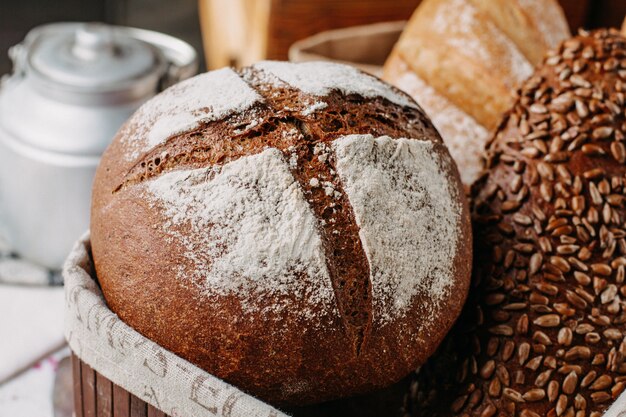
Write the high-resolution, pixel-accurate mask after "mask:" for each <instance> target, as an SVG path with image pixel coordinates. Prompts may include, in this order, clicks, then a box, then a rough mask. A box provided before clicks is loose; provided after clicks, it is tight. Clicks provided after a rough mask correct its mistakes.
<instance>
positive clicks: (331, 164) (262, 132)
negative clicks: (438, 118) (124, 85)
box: [118, 68, 419, 354]
mask: <svg viewBox="0 0 626 417" xmlns="http://www.w3.org/2000/svg"><path fill="white" fill-rule="evenodd" d="M286 75H287V77H288V76H289V74H286ZM241 77H242V79H243V80H245V82H246V83H247V84H248V85H249V86H250V87H251V88H253V89H254V90H255V92H256V93H257V94H258V95H259V96H260V97H262V99H261V100H260V101H259V102H257V103H256V105H255V108H254V109H252V110H253V111H256V112H257V114H258V115H259V118H258V119H253V120H252V121H250V120H245V121H243V120H242V124H240V125H236V123H233V122H232V120H231V121H229V122H224V121H216V122H212V121H208V123H207V122H205V123H203V124H200V125H199V126H197V127H194V128H192V129H188V131H183V132H182V133H177V134H174V135H171V136H169V138H168V139H167V140H165V141H161V142H160V143H157V144H156V146H154V147H153V148H152V149H151V150H149V151H148V152H147V153H146V154H145V155H144V156H143V157H142V158H141V159H140V160H139V162H137V163H136V165H135V166H134V167H133V168H132V169H131V170H130V171H129V173H128V174H127V175H126V178H125V179H124V181H123V182H122V184H120V186H119V187H118V190H119V189H121V188H124V187H127V186H129V185H132V184H135V183H141V182H144V181H147V180H150V179H152V178H154V177H156V176H158V175H160V174H161V173H163V172H166V171H170V170H172V169H180V168H200V167H216V166H223V165H225V164H228V163H230V162H233V161H236V160H237V159H239V158H241V157H246V156H250V155H255V154H260V153H261V152H263V151H264V150H265V149H267V147H272V148H276V149H278V150H280V151H281V152H282V154H283V155H284V159H285V160H287V161H290V164H289V166H290V171H291V173H292V175H293V177H294V178H295V179H296V180H297V182H298V183H299V185H300V188H301V190H302V191H303V194H304V197H305V198H306V200H307V202H308V203H309V206H310V208H311V209H312V211H313V212H314V214H315V216H316V217H317V218H318V219H321V220H320V222H319V228H320V236H321V238H322V242H323V245H322V246H323V249H324V254H325V259H326V264H327V267H328V270H329V273H330V277H331V281H332V286H333V289H334V292H335V299H336V301H337V304H338V308H339V310H340V313H341V317H342V319H343V322H344V326H345V328H346V332H347V335H348V336H349V338H350V340H351V341H352V343H353V348H354V351H355V353H356V354H358V352H359V350H360V349H361V346H362V344H363V343H364V342H365V341H366V339H367V335H368V332H369V329H370V327H371V323H372V285H371V282H370V273H371V271H370V265H369V262H368V258H367V256H366V253H365V251H364V248H363V243H362V241H361V239H360V237H359V227H358V226H357V222H356V220H355V214H354V211H353V209H352V207H351V204H350V201H349V200H348V196H347V194H346V192H345V190H344V187H343V184H342V182H341V181H340V179H339V177H338V175H337V173H336V170H337V167H336V162H335V156H334V153H333V152H330V144H331V143H332V142H333V140H334V139H335V138H337V137H339V136H341V132H342V129H343V128H345V127H347V126H344V125H347V123H345V121H342V119H341V117H340V115H337V117H336V118H335V119H334V120H330V121H328V123H327V125H323V123H321V122H319V121H317V122H312V121H311V119H310V118H308V117H307V116H308V115H310V112H311V109H313V110H314V109H315V108H324V107H326V106H327V105H328V103H326V102H318V101H316V100H314V99H313V101H312V99H311V97H310V96H307V95H306V94H304V93H303V91H302V90H304V91H305V92H306V89H307V86H306V85H304V86H303V87H302V88H301V89H300V90H298V89H295V88H292V87H290V86H289V85H288V84H285V83H280V84H281V85H280V94H276V87H277V86H276V82H275V81H276V80H275V81H274V83H273V85H272V87H273V88H269V85H268V83H267V77H268V74H267V73H265V72H264V71H263V70H259V69H257V68H252V69H249V70H247V71H244V72H243V73H242V74H241ZM329 93H330V91H329ZM372 95H375V96H376V97H381V96H382V97H384V96H385V92H384V91H382V93H381V91H380V89H379V90H376V89H375V88H374V89H372ZM384 98H387V99H389V97H384ZM395 98H396V99H398V98H399V99H401V100H400V101H402V100H405V101H406V103H402V104H409V105H410V106H411V107H413V106H414V104H412V103H411V102H410V101H408V100H407V99H406V98H405V97H404V96H398V97H395ZM289 105H291V106H292V107H293V106H296V107H298V106H302V105H305V108H304V109H301V108H300V109H298V108H296V109H293V108H292V109H290V108H289ZM232 117H233V118H235V119H236V118H237V117H239V115H233V116H232ZM378 117H379V121H378V122H376V123H378V125H377V127H376V128H374V131H373V132H370V131H367V132H363V133H375V134H389V135H392V136H394V137H399V136H405V135H406V132H400V131H397V130H396V129H395V128H393V127H392V126H393V125H394V123H393V122H392V121H391V120H386V119H384V118H385V117H388V115H378ZM157 123H158V121H157ZM211 123H213V125H219V126H221V127H220V129H223V130H226V129H228V130H229V131H230V132H229V134H226V133H225V132H224V131H223V130H222V131H220V134H217V135H216V134H211V131H210V129H208V130H207V129H206V128H207V127H208V126H209V125H210V124H211ZM405 124H407V123H405ZM349 129H350V130H349V132H350V133H354V131H355V130H356V129H357V128H355V127H352V126H350V128H349ZM370 129H371V127H370ZM218 130H219V129H218ZM376 130H378V131H376ZM415 130H416V132H415V133H414V134H413V135H412V136H413V137H419V129H417V128H416V129H415ZM289 131H295V132H296V133H297V134H284V133H285V132H289ZM403 133H404V134H403ZM231 135H232V136H233V138H232V139H231ZM232 141H238V142H239V144H240V146H233V145H232ZM339 230H340V231H341V233H337V232H338V231H339ZM346 278H348V279H346Z"/></svg>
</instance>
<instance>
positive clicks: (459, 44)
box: [383, 0, 570, 185]
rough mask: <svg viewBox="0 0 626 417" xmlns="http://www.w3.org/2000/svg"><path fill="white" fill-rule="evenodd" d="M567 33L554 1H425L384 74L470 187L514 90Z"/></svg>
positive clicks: (395, 50) (509, 104)
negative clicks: (414, 104) (426, 119)
mask: <svg viewBox="0 0 626 417" xmlns="http://www.w3.org/2000/svg"><path fill="white" fill-rule="evenodd" d="M569 35H570V33H569V29H568V26H567V22H566V20H565V16H564V14H563V11H562V10H561V8H560V6H559V5H558V3H557V1H556V0H425V1H424V2H422V4H421V5H420V7H419V8H418V9H417V10H416V12H415V13H414V14H413V17H412V18H411V20H410V21H409V23H408V24H407V27H406V29H405V30H404V32H403V34H402V36H401V38H400V40H399V41H398V43H397V44H396V47H395V48H394V51H393V52H392V54H391V55H390V57H389V58H388V59H387V62H386V63H385V68H384V75H383V78H385V80H386V81H389V82H391V83H392V84H396V85H397V86H398V87H400V88H402V89H404V90H406V91H408V92H409V93H410V94H411V95H413V97H414V98H415V99H416V100H417V101H418V102H419V103H420V104H421V105H422V106H423V107H424V109H425V110H426V112H427V113H428V114H429V115H430V117H431V119H432V120H433V123H434V124H435V126H436V127H437V129H438V130H439V131H440V133H441V135H442V137H443V138H444V141H445V142H446V143H447V144H448V146H449V147H450V149H451V153H452V155H453V156H454V158H455V159H456V162H457V165H458V166H459V170H460V172H461V176H462V178H463V182H464V183H465V184H466V185H469V184H471V182H472V181H473V180H474V179H475V178H476V177H477V176H478V174H479V172H480V167H481V164H482V156H481V154H482V152H481V149H482V145H483V144H484V143H485V140H486V139H485V138H486V137H488V136H489V135H490V133H491V132H492V131H493V130H494V129H495V128H496V126H497V125H498V122H499V120H500V117H501V114H502V113H503V112H504V111H506V110H507V109H508V108H509V107H510V106H511V105H512V103H513V100H514V94H513V93H514V91H515V89H516V88H517V87H518V86H519V85H520V84H521V82H522V81H524V80H525V79H526V78H527V77H528V76H529V75H530V74H531V72H532V67H533V66H534V65H536V64H537V63H539V61H540V60H541V57H542V56H543V55H544V54H545V53H546V52H547V51H548V50H549V49H551V48H553V47H555V45H557V44H558V43H559V42H560V41H562V40H564V39H566V38H567V37H569ZM411 74H412V75H413V76H411ZM437 113H442V114H441V115H439V114H437Z"/></svg>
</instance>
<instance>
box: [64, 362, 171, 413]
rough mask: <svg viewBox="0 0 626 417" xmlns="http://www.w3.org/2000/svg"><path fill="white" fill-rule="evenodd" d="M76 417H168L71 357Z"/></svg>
mask: <svg viewBox="0 0 626 417" xmlns="http://www.w3.org/2000/svg"><path fill="white" fill-rule="evenodd" d="M72 374H73V377H74V412H75V415H76V417H168V416H167V415H166V414H165V413H164V412H162V411H160V410H158V409H156V408H155V407H153V406H151V405H149V404H148V403H146V402H145V401H143V400H141V399H139V398H137V397H136V396H134V395H132V394H130V393H129V392H128V391H126V390H125V389H123V388H122V387H119V386H117V385H115V384H114V383H112V382H111V381H110V380H108V379H107V378H105V377H104V376H102V375H100V374H99V373H97V372H96V371H94V370H93V369H92V368H91V367H90V366H89V365H87V364H85V363H83V362H81V360H80V359H78V357H77V356H76V355H74V354H72Z"/></svg>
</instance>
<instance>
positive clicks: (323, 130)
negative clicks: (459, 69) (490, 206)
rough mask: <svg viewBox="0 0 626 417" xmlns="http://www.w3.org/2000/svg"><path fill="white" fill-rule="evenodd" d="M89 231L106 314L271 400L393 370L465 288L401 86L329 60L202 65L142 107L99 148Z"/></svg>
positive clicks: (462, 242)
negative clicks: (207, 67)
mask: <svg viewBox="0 0 626 417" xmlns="http://www.w3.org/2000/svg"><path fill="white" fill-rule="evenodd" d="M91 231H92V235H91V239H92V245H93V257H94V261H95V267H96V271H97V276H98V279H99V281H100V284H101V286H102V291H103V293H104V295H105V298H106V300H107V303H108V305H109V306H110V308H111V309H112V310H113V311H115V312H116V313H117V314H118V315H119V316H120V317H121V319H122V320H124V321H125V322H126V323H128V324H129V325H130V326H132V327H133V328H135V329H136V330H138V331H139V332H141V333H142V334H144V335H145V336H147V337H148V338H150V339H152V340H154V341H156V342H157V343H159V344H160V345H162V346H164V347H166V348H168V349H170V350H171V351H173V352H174V353H176V354H178V355H180V356H181V357H183V358H186V359H188V360H189V361H191V362H192V363H194V364H196V365H198V366H199V367H201V368H203V369H205V370H207V371H208V372H210V373H212V374H214V375H216V376H218V377H220V378H223V379H224V380H226V381H228V382H231V383H233V384H235V385H236V386H238V387H240V388H242V389H243V390H245V391H247V392H249V393H252V394H254V395H257V396H259V397H260V398H262V399H264V400H267V401H270V402H272V403H273V404H276V405H285V404H306V403H313V402H318V401H323V400H328V399H332V398H338V397H343V396H349V395H352V394H357V393H361V392H366V391H368V390H372V389H375V388H377V387H383V386H387V385H389V384H391V383H393V382H395V381H398V380H399V379H401V378H402V377H404V376H406V375H407V374H409V373H410V372H411V371H412V370H414V369H415V368H416V367H417V366H418V365H419V364H421V363H422V362H423V361H424V360H425V359H426V358H427V357H428V356H429V355H430V354H431V353H432V352H433V351H434V350H435V349H436V347H437V346H438V344H439V342H440V341H441V340H442V338H443V336H444V335H445V333H446V332H447V331H448V329H449V328H450V327H451V325H452V323H453V322H454V320H455V319H456V317H457V315H458V313H459V312H460V309H461V307H462V304H463V302H464V300H465V296H466V292H467V289H468V285H469V274H470V271H469V269H470V262H469V259H470V258H471V239H470V234H471V232H470V227H469V214H468V210H467V207H466V203H465V202H464V197H463V191H462V186H461V183H460V180H459V176H458V172H457V169H456V167H455V165H454V163H453V162H452V159H451V158H450V155H449V153H448V151H447V149H446V148H445V146H444V145H443V143H442V141H441V139H440V137H439V135H438V134H437V132H436V130H435V129H434V128H433V126H432V124H431V123H430V121H429V120H428V118H427V117H426V116H424V114H423V112H422V111H421V109H420V108H419V107H418V106H417V104H416V103H415V102H414V101H413V100H412V99H411V98H410V97H409V96H407V95H405V94H404V93H401V92H400V91H399V90H396V89H394V88H393V87H391V86H389V85H387V84H385V83H384V82H382V81H380V80H378V79H377V78H375V77H372V76H369V75H365V74H364V73H362V72H360V71H358V70H356V69H354V68H351V67H347V66H343V65H338V64H329V63H305V64H289V63H282V62H262V63H259V64H256V65H254V66H252V67H249V68H245V69H243V70H241V71H234V70H231V69H223V70H218V71H213V72H209V73H207V74H203V75H200V76H197V77H195V78H193V79H191V80H189V81H185V82H182V83H180V84H178V85H176V86H174V87H172V88H170V89H168V90H166V91H165V92H164V93H162V94H160V95H159V96H157V97H156V98H154V99H153V100H151V101H149V102H148V103H146V104H145V105H144V106H143V107H142V108H141V109H140V110H139V111H138V112H137V113H136V114H135V115H134V116H133V117H132V118H131V119H130V120H129V121H128V122H127V123H126V125H125V126H124V127H123V128H122V129H121V131H120V132H119V134H118V135H117V137H116V138H115V140H114V141H113V144H112V145H111V146H110V148H109V149H108V150H107V152H106V153H105V155H104V157H103V159H102V163H101V165H100V167H99V169H98V172H97V175H96V179H95V184H94V196H93V207H92V229H91Z"/></svg>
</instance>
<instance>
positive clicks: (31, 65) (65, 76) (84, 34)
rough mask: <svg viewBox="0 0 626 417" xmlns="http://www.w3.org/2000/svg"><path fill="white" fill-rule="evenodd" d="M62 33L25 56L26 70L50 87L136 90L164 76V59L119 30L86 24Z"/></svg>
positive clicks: (49, 36) (45, 38)
mask: <svg viewBox="0 0 626 417" xmlns="http://www.w3.org/2000/svg"><path fill="white" fill-rule="evenodd" d="M56 29H57V30H53V31H49V32H48V33H45V34H43V33H42V34H41V36H38V37H37V38H36V39H34V41H33V43H32V44H31V45H30V47H29V50H28V51H27V55H26V57H25V58H26V62H25V66H26V71H28V72H30V73H33V75H36V76H37V77H38V78H40V79H41V80H42V81H44V82H47V83H53V84H56V85H57V86H58V87H60V88H63V87H66V88H68V89H72V90H81V91H84V92H98V91H103V92H104V91H107V92H108V91H112V90H121V89H127V88H132V86H133V84H135V83H137V82H140V81H141V80H143V79H145V78H146V77H150V78H152V77H151V76H154V75H155V72H163V65H164V58H163V56H162V54H161V53H160V52H159V51H158V50H157V49H156V48H155V47H153V46H151V45H149V44H148V43H146V42H143V41H141V40H138V39H135V38H133V37H131V36H129V35H128V33H127V32H125V31H122V30H117V28H116V27H114V26H108V25H105V24H101V23H85V24H82V25H68V26H67V30H61V29H63V28H62V26H57V28H56ZM29 70H30V71H29Z"/></svg>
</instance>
